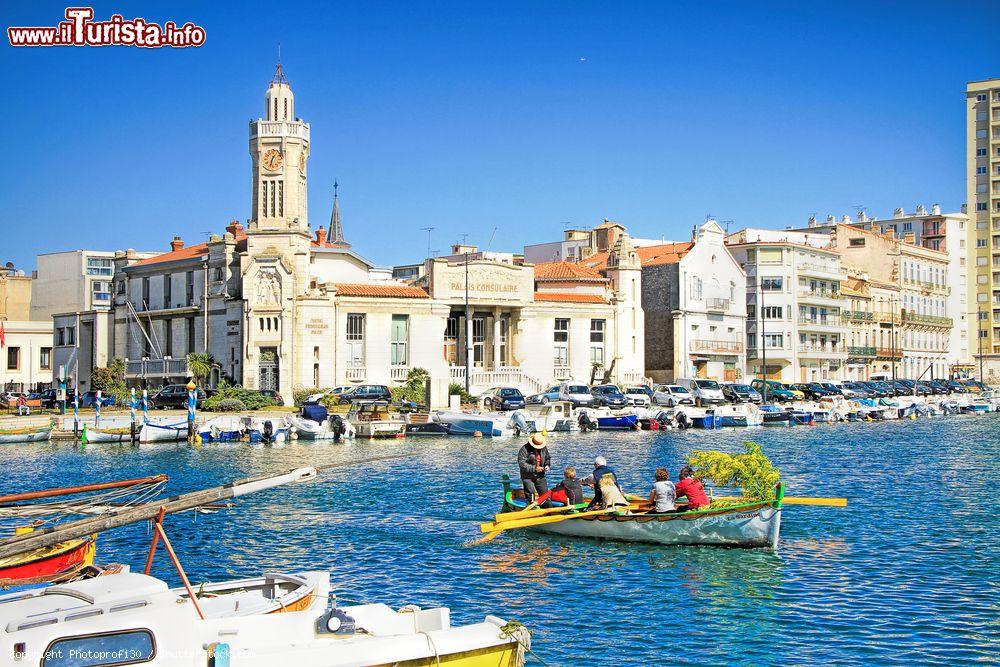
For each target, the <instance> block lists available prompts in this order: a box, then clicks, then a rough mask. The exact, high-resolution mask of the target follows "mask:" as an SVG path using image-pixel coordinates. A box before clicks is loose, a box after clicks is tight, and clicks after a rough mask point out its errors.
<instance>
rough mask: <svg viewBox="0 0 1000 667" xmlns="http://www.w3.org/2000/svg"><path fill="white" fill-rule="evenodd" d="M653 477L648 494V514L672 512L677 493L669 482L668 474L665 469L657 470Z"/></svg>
mask: <svg viewBox="0 0 1000 667" xmlns="http://www.w3.org/2000/svg"><path fill="white" fill-rule="evenodd" d="M655 477H656V481H655V482H654V483H653V490H652V491H650V492H649V503H650V505H652V508H651V509H650V510H649V514H666V513H667V512H673V511H674V509H675V507H674V500H675V499H676V498H677V491H676V489H675V488H674V483H673V482H671V481H670V473H669V472H668V471H667V469H666V468H657V469H656V474H655Z"/></svg>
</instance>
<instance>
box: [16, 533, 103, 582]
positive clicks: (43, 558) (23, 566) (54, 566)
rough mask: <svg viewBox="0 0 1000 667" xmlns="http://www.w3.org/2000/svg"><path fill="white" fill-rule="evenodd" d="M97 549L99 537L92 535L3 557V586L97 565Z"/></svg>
mask: <svg viewBox="0 0 1000 667" xmlns="http://www.w3.org/2000/svg"><path fill="white" fill-rule="evenodd" d="M95 550H96V545H95V538H94V536H89V537H82V538H76V539H71V540H66V541H65V542H59V543H58V544H53V545H50V546H47V547H43V548H41V549H36V550H34V551H29V552H27V553H23V554H17V555H15V556H8V557H6V558H0V586H9V585H12V584H20V583H23V582H25V581H38V580H42V579H46V578H52V577H59V576H61V575H66V574H70V573H73V572H77V571H79V570H81V569H83V568H85V567H87V566H89V565H93V563H94V552H95Z"/></svg>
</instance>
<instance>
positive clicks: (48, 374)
mask: <svg viewBox="0 0 1000 667" xmlns="http://www.w3.org/2000/svg"><path fill="white" fill-rule="evenodd" d="M31 296H32V279H31V278H30V277H28V276H26V275H25V274H24V272H23V271H19V270H17V269H15V268H14V267H13V266H12V265H10V264H8V265H7V266H6V267H3V268H0V328H2V330H3V333H2V336H0V390H2V391H17V392H30V391H37V390H40V389H46V388H48V387H49V386H50V385H51V383H52V368H53V367H52V363H53V360H52V320H50V319H43V320H32V319H31Z"/></svg>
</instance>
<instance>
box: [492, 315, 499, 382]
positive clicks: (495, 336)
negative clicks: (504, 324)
mask: <svg viewBox="0 0 1000 667" xmlns="http://www.w3.org/2000/svg"><path fill="white" fill-rule="evenodd" d="M499 367H500V308H498V307H494V308H493V370H497V369H498V368H499Z"/></svg>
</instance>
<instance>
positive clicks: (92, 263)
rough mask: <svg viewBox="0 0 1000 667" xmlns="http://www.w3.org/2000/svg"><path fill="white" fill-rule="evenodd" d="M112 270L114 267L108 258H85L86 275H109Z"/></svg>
mask: <svg viewBox="0 0 1000 667" xmlns="http://www.w3.org/2000/svg"><path fill="white" fill-rule="evenodd" d="M113 272H114V267H113V265H112V262H111V260H110V259H105V258H103V257H88V258H87V275H88V276H110V275H111V274H112V273H113Z"/></svg>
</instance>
